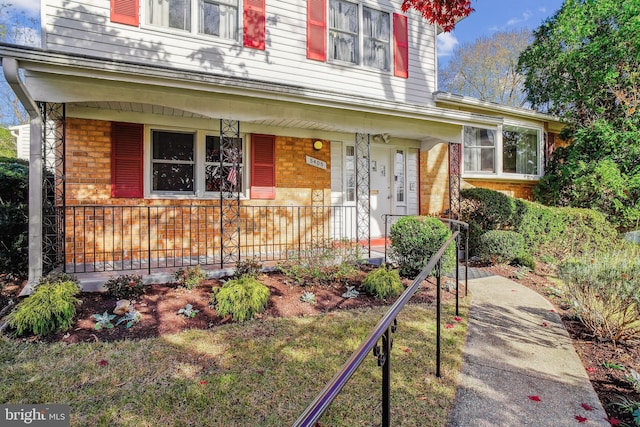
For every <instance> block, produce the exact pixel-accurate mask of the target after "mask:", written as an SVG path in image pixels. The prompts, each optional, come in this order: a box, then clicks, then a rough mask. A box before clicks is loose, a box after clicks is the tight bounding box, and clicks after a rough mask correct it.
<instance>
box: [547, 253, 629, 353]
mask: <svg viewBox="0 0 640 427" xmlns="http://www.w3.org/2000/svg"><path fill="white" fill-rule="evenodd" d="M558 276H559V277H560V278H561V279H562V280H563V281H564V282H565V283H566V287H567V296H568V297H569V298H570V299H571V300H572V302H573V305H574V310H575V312H576V315H577V316H578V318H579V319H580V321H581V322H582V323H583V324H584V325H585V326H586V327H587V328H589V329H590V330H591V331H592V332H593V334H594V335H595V336H596V337H598V338H599V339H600V340H604V341H613V342H617V341H619V340H621V339H628V338H634V337H637V336H639V335H640V259H639V258H638V257H637V254H635V253H620V252H618V253H616V252H612V253H610V254H607V255H602V254H600V255H598V256H597V257H593V258H591V257H582V258H579V259H573V260H570V261H566V262H564V263H562V264H561V265H560V266H559V268H558Z"/></svg>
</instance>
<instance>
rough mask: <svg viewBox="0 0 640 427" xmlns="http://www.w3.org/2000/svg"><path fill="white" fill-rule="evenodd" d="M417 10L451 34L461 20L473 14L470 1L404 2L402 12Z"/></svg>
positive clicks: (432, 0) (431, 0) (415, 0)
mask: <svg viewBox="0 0 640 427" xmlns="http://www.w3.org/2000/svg"><path fill="white" fill-rule="evenodd" d="M409 9H415V10H417V11H418V12H419V13H420V14H421V15H422V16H423V17H424V18H425V19H426V20H427V21H429V23H430V24H434V23H435V24H438V25H439V26H440V27H442V30H443V31H445V32H449V31H451V30H453V27H455V26H456V22H458V20H459V19H461V18H464V17H465V16H468V15H469V14H470V13H471V12H473V8H472V7H471V1H470V0H403V2H402V11H403V12H406V11H407V10H409Z"/></svg>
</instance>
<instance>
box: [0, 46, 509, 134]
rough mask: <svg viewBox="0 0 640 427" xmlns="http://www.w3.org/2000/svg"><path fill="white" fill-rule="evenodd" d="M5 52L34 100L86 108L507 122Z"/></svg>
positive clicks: (299, 118)
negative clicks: (123, 106) (146, 107)
mask: <svg viewBox="0 0 640 427" xmlns="http://www.w3.org/2000/svg"><path fill="white" fill-rule="evenodd" d="M0 57H10V58H15V59H16V60H17V61H18V62H19V64H20V68H22V69H23V70H24V71H25V80H26V84H27V87H28V88H29V91H30V92H31V94H32V95H33V97H34V98H35V99H37V100H42V101H46V102H65V103H79V104H78V105H82V106H85V107H97V106H100V103H130V105H131V108H132V109H135V108H140V109H142V108H144V107H143V106H142V105H143V104H148V105H156V106H164V107H167V108H173V109H174V110H175V111H186V112H190V113H192V114H194V115H196V116H200V117H208V118H220V117H225V118H233V119H237V120H241V121H247V122H252V123H259V124H264V125H274V126H282V125H286V126H294V127H303V128H308V129H318V130H325V131H335V132H348V133H355V132H361V133H370V134H381V133H387V134H391V135H392V136H394V137H399V138H408V139H414V140H422V139H424V138H425V137H431V138H433V137H436V138H438V139H442V140H443V141H452V140H453V141H454V142H456V141H458V140H459V138H460V137H459V133H460V132H459V129H460V126H461V125H465V124H484V125H497V124H500V123H502V118H501V117H498V116H495V115H489V114H480V113H477V112H465V111H457V110H452V109H447V108H440V107H436V106H434V105H429V103H432V101H431V100H427V101H426V102H425V104H424V105H417V104H407V103H402V102H395V101H392V100H383V99H372V98H368V97H363V96H359V95H358V94H342V93H335V92H329V91H321V90H313V89H310V88H306V87H300V86H294V85H282V84H276V83H272V82H267V81H259V80H254V79H247V78H244V77H241V76H228V75H221V74H215V73H209V72H193V71H184V70H180V69H175V68H166V67H158V66H150V65H140V64H133V63H128V62H122V61H112V60H104V59H99V58H95V57H90V56H84V55H71V54H67V53H60V52H55V51H50V50H44V49H38V48H30V47H21V46H12V45H6V44H0ZM141 100H142V102H141ZM106 105H107V106H109V109H113V108H117V107H114V104H111V105H109V104H106ZM136 105H137V106H136ZM103 106H104V105H103ZM180 114H183V113H180Z"/></svg>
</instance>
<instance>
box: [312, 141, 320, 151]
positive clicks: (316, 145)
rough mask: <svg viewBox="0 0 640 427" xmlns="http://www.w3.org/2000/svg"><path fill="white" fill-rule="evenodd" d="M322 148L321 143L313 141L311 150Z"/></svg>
mask: <svg viewBox="0 0 640 427" xmlns="http://www.w3.org/2000/svg"><path fill="white" fill-rule="evenodd" d="M321 148H322V141H313V149H314V150H320V149H321Z"/></svg>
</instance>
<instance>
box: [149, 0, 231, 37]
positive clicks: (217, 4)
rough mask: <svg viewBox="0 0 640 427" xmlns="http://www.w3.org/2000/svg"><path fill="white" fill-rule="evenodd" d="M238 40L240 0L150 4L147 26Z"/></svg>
mask: <svg viewBox="0 0 640 427" xmlns="http://www.w3.org/2000/svg"><path fill="white" fill-rule="evenodd" d="M193 19H195V20H196V21H197V22H198V25H197V27H196V28H194V29H193V30H195V31H197V32H198V33H200V34H207V35H213V36H218V37H222V38H226V39H232V40H233V39H236V38H237V34H238V0H148V3H147V23H149V24H151V25H156V26H159V27H168V28H176V29H179V30H185V31H189V32H191V31H192V24H191V22H192V20H193Z"/></svg>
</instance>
